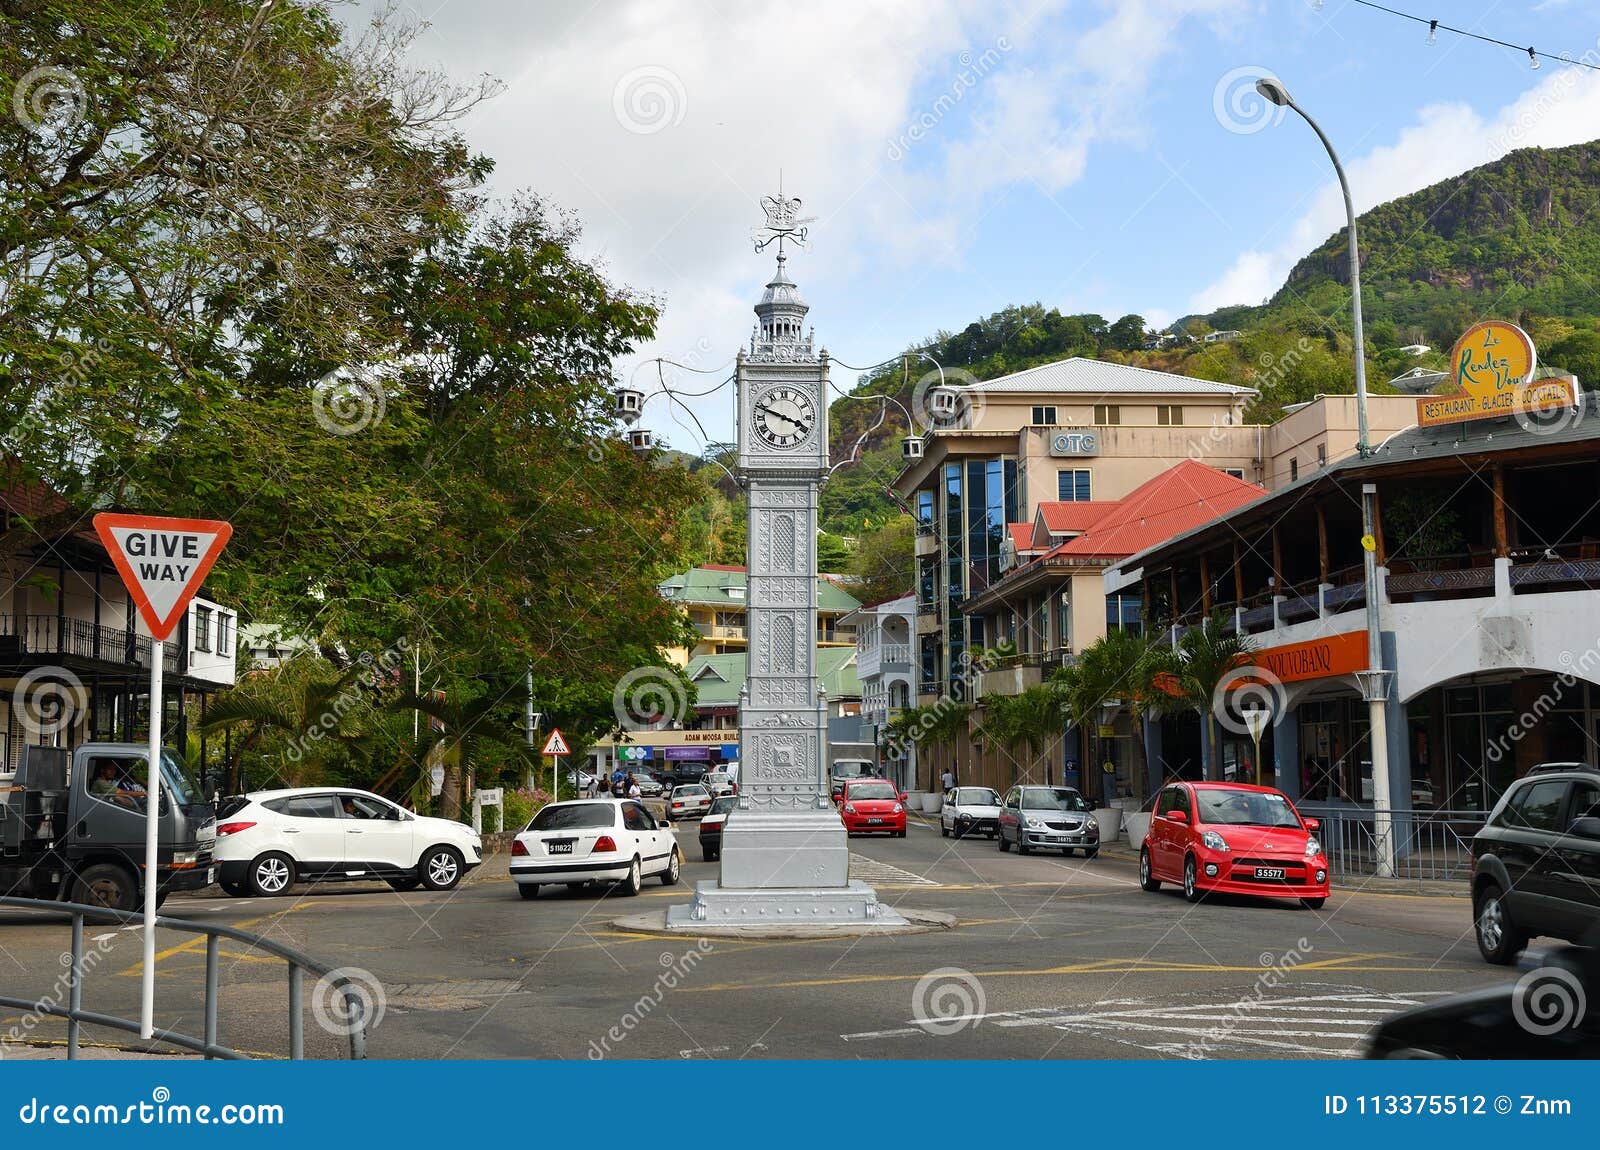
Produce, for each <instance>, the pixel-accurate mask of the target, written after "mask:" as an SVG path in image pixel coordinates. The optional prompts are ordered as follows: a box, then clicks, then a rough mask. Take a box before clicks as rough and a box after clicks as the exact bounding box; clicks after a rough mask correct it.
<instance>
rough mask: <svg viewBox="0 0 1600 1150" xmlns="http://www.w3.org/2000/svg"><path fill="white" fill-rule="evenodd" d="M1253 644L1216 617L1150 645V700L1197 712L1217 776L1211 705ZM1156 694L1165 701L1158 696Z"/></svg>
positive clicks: (1216, 729) (1217, 736) (1218, 740)
mask: <svg viewBox="0 0 1600 1150" xmlns="http://www.w3.org/2000/svg"><path fill="white" fill-rule="evenodd" d="M1254 650H1255V643H1254V641H1253V640H1252V639H1251V638H1250V637H1249V636H1248V635H1239V634H1232V635H1230V634H1225V633H1224V631H1223V624H1222V620H1221V619H1219V618H1216V617H1212V618H1209V619H1205V620H1203V621H1202V622H1199V623H1196V624H1194V625H1193V626H1191V627H1190V628H1189V629H1188V630H1186V631H1185V632H1184V633H1183V635H1182V636H1181V637H1180V638H1179V640H1178V645H1177V647H1176V648H1171V647H1167V646H1165V645H1163V644H1156V645H1155V646H1154V647H1153V648H1152V649H1151V657H1152V666H1151V672H1152V673H1151V675H1150V680H1151V683H1152V684H1153V685H1154V686H1156V687H1157V689H1158V690H1157V692H1155V693H1152V695H1151V696H1150V697H1151V700H1152V702H1154V703H1157V704H1158V705H1161V706H1162V707H1163V709H1166V710H1186V711H1192V712H1194V713H1195V714H1196V715H1198V716H1199V717H1200V727H1201V731H1202V732H1203V734H1204V737H1205V741H1206V747H1207V759H1208V760H1209V762H1210V764H1211V776H1212V778H1214V779H1220V778H1221V777H1222V732H1221V728H1220V726H1219V724H1218V722H1217V716H1216V710H1217V708H1218V707H1220V706H1221V705H1222V704H1223V702H1224V700H1223V697H1222V696H1223V695H1224V693H1225V692H1226V689H1227V685H1228V684H1229V683H1230V682H1231V681H1232V680H1233V679H1235V678H1236V677H1237V672H1238V671H1239V669H1240V668H1242V667H1248V666H1250V665H1252V664H1253V663H1254V661H1255V660H1254V658H1253V655H1252V652H1253V651H1254ZM1162 696H1165V697H1166V699H1170V700H1171V701H1170V702H1163V698H1162Z"/></svg>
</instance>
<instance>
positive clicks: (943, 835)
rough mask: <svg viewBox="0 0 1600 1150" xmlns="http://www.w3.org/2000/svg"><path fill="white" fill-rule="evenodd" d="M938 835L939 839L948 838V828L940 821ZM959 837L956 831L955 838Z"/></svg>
mask: <svg viewBox="0 0 1600 1150" xmlns="http://www.w3.org/2000/svg"><path fill="white" fill-rule="evenodd" d="M939 835H940V837H941V838H949V837H950V828H949V827H947V826H945V825H944V823H943V822H942V821H941V822H940V823H939ZM960 837H961V832H960V831H957V832H956V838H960Z"/></svg>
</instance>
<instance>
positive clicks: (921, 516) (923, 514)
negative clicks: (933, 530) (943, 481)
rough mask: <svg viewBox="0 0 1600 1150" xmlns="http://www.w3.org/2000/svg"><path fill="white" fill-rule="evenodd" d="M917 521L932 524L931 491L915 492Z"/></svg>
mask: <svg viewBox="0 0 1600 1150" xmlns="http://www.w3.org/2000/svg"><path fill="white" fill-rule="evenodd" d="M917 522H918V523H921V524H924V525H926V526H928V527H932V526H933V492H932V491H919V492H917Z"/></svg>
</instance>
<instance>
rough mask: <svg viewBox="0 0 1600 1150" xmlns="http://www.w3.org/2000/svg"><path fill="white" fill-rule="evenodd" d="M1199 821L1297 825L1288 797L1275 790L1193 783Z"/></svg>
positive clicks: (1227, 824) (1250, 825) (1258, 824)
mask: <svg viewBox="0 0 1600 1150" xmlns="http://www.w3.org/2000/svg"><path fill="white" fill-rule="evenodd" d="M1195 795H1196V797H1198V798H1199V800H1200V821H1201V822H1203V823H1220V824H1222V825H1225V826H1235V827H1297V826H1299V825H1300V818H1299V816H1297V815H1296V814H1295V813H1294V808H1293V807H1291V806H1290V805H1289V800H1288V799H1286V798H1284V797H1283V796H1282V795H1280V794H1278V793H1277V792H1275V791H1229V790H1222V789H1216V790H1213V789H1211V788H1209V787H1196V788H1195Z"/></svg>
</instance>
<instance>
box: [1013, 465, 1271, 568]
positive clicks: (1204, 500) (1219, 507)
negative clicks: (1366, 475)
mask: <svg viewBox="0 0 1600 1150" xmlns="http://www.w3.org/2000/svg"><path fill="white" fill-rule="evenodd" d="M1265 494H1266V491H1265V489H1263V488H1260V487H1257V486H1256V485H1255V484H1254V483H1246V482H1245V481H1244V480H1242V479H1235V478H1234V477H1233V476H1231V475H1228V474H1227V473H1226V472H1222V471H1218V470H1217V469H1216V468H1214V467H1207V466H1206V465H1205V464H1203V463H1196V462H1195V461H1194V460H1192V459H1187V460H1184V461H1183V462H1182V463H1180V464H1178V465H1177V466H1176V467H1172V468H1169V469H1167V470H1166V471H1163V472H1162V473H1161V474H1160V475H1157V476H1155V477H1154V478H1152V479H1148V480H1146V481H1145V482H1144V483H1141V484H1140V485H1139V486H1138V487H1136V488H1134V489H1133V490H1132V491H1130V492H1129V493H1128V494H1127V496H1125V497H1124V498H1122V499H1119V500H1117V501H1116V502H1115V503H1114V504H1111V505H1110V507H1109V510H1107V511H1106V512H1105V513H1104V514H1103V515H1102V517H1101V518H1100V519H1099V520H1098V521H1097V522H1095V523H1093V524H1091V525H1090V526H1089V527H1088V528H1086V529H1085V530H1084V532H1083V534H1082V535H1079V536H1078V537H1077V538H1075V539H1069V540H1067V542H1065V543H1063V544H1061V546H1059V547H1057V548H1055V549H1054V550H1052V551H1050V552H1049V555H1051V556H1054V555H1094V556H1101V557H1105V556H1117V557H1120V556H1124V555H1132V554H1134V553H1136V552H1139V551H1143V550H1144V549H1145V548H1147V547H1154V546H1155V545H1156V544H1158V543H1162V542H1165V541H1166V540H1168V539H1171V538H1172V537H1173V536H1175V535H1181V534H1183V532H1185V531H1189V530H1192V529H1193V528H1195V527H1199V526H1200V525H1201V524H1203V523H1209V522H1210V521H1211V520H1213V519H1216V518H1217V517H1218V516H1220V515H1225V514H1227V513H1228V512H1229V511H1232V510H1233V509H1234V508H1236V507H1242V506H1244V505H1245V504H1246V503H1251V502H1253V501H1255V500H1257V499H1259V498H1261V497H1262V496H1263V495H1265ZM1042 506H1045V505H1043V504H1041V507H1042ZM1103 506H1104V505H1103ZM1047 557H1048V556H1047Z"/></svg>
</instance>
